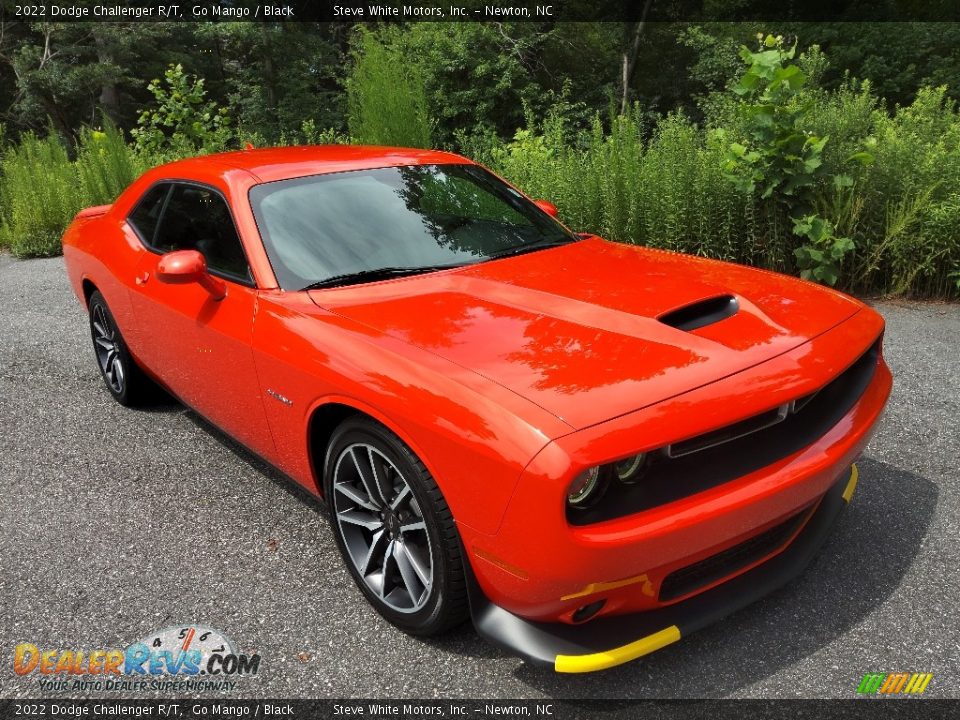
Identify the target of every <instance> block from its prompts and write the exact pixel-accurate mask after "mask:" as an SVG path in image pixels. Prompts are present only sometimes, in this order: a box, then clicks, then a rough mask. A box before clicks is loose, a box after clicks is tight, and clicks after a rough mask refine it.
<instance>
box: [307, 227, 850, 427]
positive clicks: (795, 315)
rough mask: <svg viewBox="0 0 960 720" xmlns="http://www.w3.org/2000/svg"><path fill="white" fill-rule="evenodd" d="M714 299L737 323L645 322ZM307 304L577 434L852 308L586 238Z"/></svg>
mask: <svg viewBox="0 0 960 720" xmlns="http://www.w3.org/2000/svg"><path fill="white" fill-rule="evenodd" d="M724 295H731V296H733V297H734V298H736V301H737V304H738V305H739V307H738V309H737V311H736V312H735V313H734V314H732V315H730V316H729V317H722V316H721V317H719V318H717V317H714V318H713V319H712V322H710V324H707V325H704V326H702V327H699V328H696V329H688V330H684V329H680V328H678V327H673V326H671V325H668V324H666V323H664V322H662V321H661V320H659V319H658V318H661V317H662V316H663V315H665V314H666V313H669V312H671V311H674V310H677V309H678V308H683V307H686V306H690V305H694V306H695V307H696V304H697V303H698V302H700V301H703V300H708V299H711V298H717V297H719V296H724ZM311 297H312V298H313V300H314V302H316V303H317V304H318V305H320V306H322V307H324V308H327V309H329V310H331V311H333V312H335V313H337V314H339V315H342V316H345V317H347V318H350V319H352V320H354V321H356V322H358V323H362V324H364V325H366V326H368V327H372V328H375V329H377V330H379V331H381V332H383V333H385V334H387V335H390V336H392V337H394V338H399V339H401V340H404V341H406V342H408V343H412V344H414V345H416V346H419V347H421V348H423V349H425V350H428V351H430V352H433V353H436V354H437V355H440V356H442V357H444V358H446V359H448V360H450V361H452V362H455V363H457V364H459V365H461V366H463V367H466V368H470V369H472V370H474V371H475V372H477V373H479V374H480V375H482V376H484V377H486V378H488V379H490V380H492V381H494V382H497V383H500V384H501V385H504V386H505V387H507V388H509V389H510V390H512V391H514V392H515V393H517V394H519V395H521V396H523V397H525V398H527V399H528V400H530V401H532V402H534V403H536V404H537V405H539V406H541V407H543V408H545V409H546V410H548V411H550V412H551V413H553V414H555V415H556V416H557V417H559V418H561V419H562V420H564V421H565V422H567V423H569V424H570V425H572V426H573V427H576V428H582V427H586V426H588V425H592V424H595V423H597V422H601V421H603V420H606V419H609V418H612V417H616V416H618V415H622V414H624V413H627V412H630V411H632V410H637V409H639V408H642V407H645V406H647V405H650V404H653V403H656V402H659V401H661V400H665V399H666V398H668V397H672V396H674V395H677V394H679V393H681V392H686V391H688V390H691V389H693V388H695V387H699V386H701V385H704V384H707V383H710V382H713V381H716V380H718V379H720V378H722V377H725V376H727V375H730V374H732V373H736V372H739V371H741V370H744V369H746V368H749V367H751V366H753V365H756V364H758V363H761V362H764V361H765V360H769V359H770V358H773V357H775V356H777V355H780V354H782V353H784V352H787V351H789V350H791V349H793V348H795V347H797V346H798V345H800V344H802V343H804V342H806V341H808V340H810V339H811V338H813V337H815V336H817V335H819V334H821V333H823V332H825V331H827V330H829V329H830V328H832V327H834V326H835V325H837V324H838V323H840V322H842V321H843V320H845V319H847V318H848V317H850V316H851V315H853V314H854V313H856V312H857V311H858V310H859V309H860V307H861V305H860V303H858V302H857V301H856V300H853V299H852V298H849V297H846V296H844V295H842V294H840V293H837V292H834V291H832V290H828V289H826V288H821V287H819V286H815V285H813V284H811V283H805V282H801V281H799V280H795V279H792V278H787V277H784V276H781V275H776V274H773V273H769V272H764V271H761V270H756V269H753V268H748V267H744V266H740V265H732V264H726V263H719V262H716V261H712V260H705V259H701V258H693V257H689V256H684V255H677V254H674V253H667V252H662V251H657V250H650V249H646V248H639V247H635V246H630V245H621V244H617V243H610V242H606V241H604V240H601V239H599V238H591V239H588V240H583V241H581V242H578V243H574V244H571V245H568V246H564V247H559V248H554V249H550V250H543V251H541V252H536V253H531V254H528V255H522V256H519V257H515V258H508V259H504V260H497V261H492V262H487V263H482V264H478V265H473V266H468V267H465V268H461V269H458V270H453V271H447V272H440V273H433V274H429V275H422V276H416V277H412V278H405V279H401V280H391V281H387V282H381V283H374V284H369V285H363V286H354V287H347V288H340V289H328V290H320V291H312V292H311ZM705 307H709V304H706V305H705ZM709 320H711V318H709V317H706V318H704V321H705V322H706V321H709Z"/></svg>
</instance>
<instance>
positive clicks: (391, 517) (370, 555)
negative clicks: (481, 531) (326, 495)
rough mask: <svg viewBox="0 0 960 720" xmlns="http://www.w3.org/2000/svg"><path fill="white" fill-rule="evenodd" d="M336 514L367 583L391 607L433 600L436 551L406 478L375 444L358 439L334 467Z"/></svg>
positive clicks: (410, 609) (406, 608)
mask: <svg viewBox="0 0 960 720" xmlns="http://www.w3.org/2000/svg"><path fill="white" fill-rule="evenodd" d="M332 507H333V515H334V517H335V518H336V520H337V529H338V531H339V532H340V536H341V537H342V538H343V543H344V545H345V546H346V549H347V554H348V555H349V556H350V560H351V562H353V566H354V568H355V569H356V570H357V572H358V573H359V574H360V577H362V578H363V581H364V583H366V585H367V587H368V588H370V590H371V591H372V592H373V594H374V595H376V596H377V597H379V598H380V600H382V601H383V602H384V603H385V604H386V605H387V606H388V607H390V608H391V609H393V610H396V611H397V612H402V613H414V612H417V611H418V610H420V609H422V608H423V607H424V605H426V603H427V601H428V600H429V599H430V592H431V590H432V588H433V555H432V553H431V547H430V535H429V533H428V532H427V526H426V523H425V522H424V520H423V513H422V511H421V509H420V506H419V504H418V503H417V499H416V498H415V497H414V496H413V491H412V490H411V489H410V485H408V484H407V481H406V479H404V477H403V475H402V474H401V473H400V471H399V470H398V469H397V466H396V465H394V464H393V463H392V462H391V461H390V459H389V458H388V457H386V455H384V454H383V453H382V452H380V450H378V449H377V448H375V447H373V446H372V445H366V444H363V443H354V444H353V445H350V446H348V447H347V448H346V449H345V450H344V451H343V452H341V453H340V456H339V457H338V458H337V464H336V467H335V468H334V471H333V498H332Z"/></svg>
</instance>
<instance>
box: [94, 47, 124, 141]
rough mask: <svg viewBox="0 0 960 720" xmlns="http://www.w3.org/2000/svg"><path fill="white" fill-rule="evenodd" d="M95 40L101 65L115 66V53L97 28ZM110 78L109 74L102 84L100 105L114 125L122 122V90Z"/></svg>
mask: <svg viewBox="0 0 960 720" xmlns="http://www.w3.org/2000/svg"><path fill="white" fill-rule="evenodd" d="M93 42H94V44H95V45H96V47H97V61H98V62H99V63H100V64H101V65H109V66H115V65H116V61H115V59H114V57H113V53H112V52H111V51H110V47H109V45H108V43H107V42H106V39H105V38H104V36H103V34H102V33H100V32H97V29H96V28H94V30H93ZM108 78H109V75H107V76H105V78H104V80H103V82H102V83H101V85H100V98H99V105H100V109H101V110H102V111H103V113H104V115H106V116H107V117H108V118H109V119H110V121H111V122H112V123H113V124H114V125H118V124H119V123H120V92H119V91H118V90H117V83H116V82H115V81H114V80H112V79H108Z"/></svg>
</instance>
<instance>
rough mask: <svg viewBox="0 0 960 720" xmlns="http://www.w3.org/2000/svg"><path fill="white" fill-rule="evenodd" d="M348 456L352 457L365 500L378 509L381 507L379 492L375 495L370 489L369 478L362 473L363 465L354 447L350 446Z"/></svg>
mask: <svg viewBox="0 0 960 720" xmlns="http://www.w3.org/2000/svg"><path fill="white" fill-rule="evenodd" d="M350 457H352V458H353V466H354V467H355V468H356V469H357V476H358V477H359V478H360V482H361V483H362V484H363V489H364V491H365V492H366V493H367V502H369V503H370V504H371V505H373V506H374V507H375V508H377V509H378V510H379V509H380V507H381V505H380V502H379V501H378V497H377V495H379V493H377V494H376V495H375V494H374V493H373V491H372V490H371V489H370V478H368V477H366V475H365V474H364V470H363V467H362V466H361V465H362V463H361V462H360V460H359V459H358V458H357V452H356V450H355V449H354V448H350Z"/></svg>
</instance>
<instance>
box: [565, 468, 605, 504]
mask: <svg viewBox="0 0 960 720" xmlns="http://www.w3.org/2000/svg"><path fill="white" fill-rule="evenodd" d="M601 487H602V486H601V483H600V466H599V465H594V466H593V467H592V468H588V469H586V470H584V471H583V472H582V473H580V474H579V475H577V477H575V478H574V479H573V482H572V483H570V487H569V488H567V502H568V503H569V504H570V506H571V507H575V508H585V507H589V506H590V505H592V504H593V503H594V502H596V501H597V499H598V498H599V497H600V490H601Z"/></svg>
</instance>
